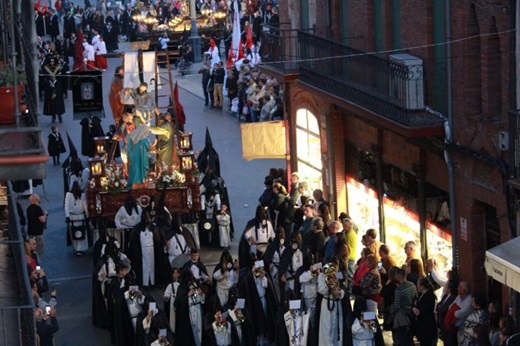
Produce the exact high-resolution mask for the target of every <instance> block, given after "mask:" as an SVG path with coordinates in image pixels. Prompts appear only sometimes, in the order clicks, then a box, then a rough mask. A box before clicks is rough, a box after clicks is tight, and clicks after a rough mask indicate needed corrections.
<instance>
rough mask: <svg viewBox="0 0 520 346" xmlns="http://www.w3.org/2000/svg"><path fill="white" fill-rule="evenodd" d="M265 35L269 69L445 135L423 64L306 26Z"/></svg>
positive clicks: (407, 125)
mask: <svg viewBox="0 0 520 346" xmlns="http://www.w3.org/2000/svg"><path fill="white" fill-rule="evenodd" d="M264 33H265V35H266V39H264V43H263V44H265V46H264V47H263V48H262V64H261V65H260V68H261V69H262V70H263V71H264V72H266V73H269V74H278V75H281V76H282V77H284V78H285V79H286V80H287V75H293V76H295V77H294V78H293V79H296V78H297V79H298V81H300V82H302V83H303V84H304V85H307V86H310V87H311V88H313V89H316V90H317V91H318V92H319V91H321V92H323V93H326V94H328V95H329V96H331V97H332V98H333V99H336V100H337V101H338V102H339V103H341V102H346V103H348V104H353V105H355V106H357V107H361V108H364V109H366V110H368V111H369V112H370V113H371V114H373V115H374V118H375V119H376V120H377V118H379V119H382V120H383V121H385V123H386V124H390V123H391V124H392V126H395V127H397V128H401V129H405V130H410V129H411V130H413V131H415V133H416V134H418V133H422V134H424V133H430V134H440V133H442V131H443V129H442V124H443V117H442V116H441V115H440V114H439V113H438V112H435V111H432V110H431V109H430V108H429V107H428V106H426V105H424V88H425V82H426V80H425V78H424V74H423V67H422V64H421V65H420V66H419V65H414V63H413V62H412V63H410V60H408V61H406V62H404V61H396V60H390V59H387V58H384V57H380V56H376V55H374V54H367V53H365V52H362V51H359V50H356V49H353V48H351V47H348V46H346V45H344V44H341V43H339V42H336V41H332V40H329V39H326V38H322V37H319V36H316V35H313V34H312V33H309V32H304V31H301V30H300V31H298V32H295V31H294V30H285V29H282V28H280V29H274V28H270V31H269V32H267V31H266V30H265V31H264ZM409 57H410V56H408V55H407V58H409ZM396 58H397V57H396ZM417 60H419V61H420V59H417ZM417 129H421V130H420V131H417ZM409 133H412V132H409Z"/></svg>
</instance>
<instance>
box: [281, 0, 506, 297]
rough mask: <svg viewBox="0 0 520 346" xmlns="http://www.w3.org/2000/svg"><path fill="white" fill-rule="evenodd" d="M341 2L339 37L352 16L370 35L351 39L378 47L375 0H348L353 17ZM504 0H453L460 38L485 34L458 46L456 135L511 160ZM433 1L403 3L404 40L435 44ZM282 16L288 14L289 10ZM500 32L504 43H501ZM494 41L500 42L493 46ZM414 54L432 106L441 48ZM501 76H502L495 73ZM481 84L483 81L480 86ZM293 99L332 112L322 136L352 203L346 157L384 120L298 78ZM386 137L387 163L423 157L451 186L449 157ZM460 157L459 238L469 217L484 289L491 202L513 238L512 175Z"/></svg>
mask: <svg viewBox="0 0 520 346" xmlns="http://www.w3.org/2000/svg"><path fill="white" fill-rule="evenodd" d="M294 1H296V0H289V1H288V2H290V3H293V2H294ZM340 1H342V0H334V1H332V4H331V8H332V10H333V13H332V18H333V25H334V37H336V38H339V37H340V32H339V30H340V25H339V24H340V21H341V20H346V21H347V26H348V29H347V30H348V36H350V37H353V36H358V35H360V36H362V39H350V40H349V41H348V43H349V45H350V46H351V47H353V48H356V49H360V50H364V51H373V42H374V33H373V8H372V6H373V2H372V1H366V0H351V1H348V2H347V3H346V4H347V18H340V14H339V13H338V12H339V9H340V7H339V3H340ZM499 2H500V5H498V6H480V5H479V4H478V3H477V6H476V7H475V8H474V9H473V8H472V1H471V0H461V1H452V2H451V10H452V11H451V12H452V13H451V18H452V22H451V28H452V33H451V37H452V39H453V40H461V39H463V38H465V37H468V36H471V35H474V34H475V33H477V34H480V35H483V36H482V37H481V38H480V44H479V45H476V44H475V42H474V41H472V42H470V41H468V40H462V41H461V42H458V43H454V44H453V45H452V59H451V66H452V83H453V84H452V86H453V87H452V97H453V99H452V104H453V117H454V133H455V141H456V142H457V143H458V144H460V145H461V146H463V147H467V148H470V149H472V150H475V151H482V152H484V153H487V154H488V155H490V156H491V157H493V158H495V159H497V160H499V159H503V160H505V161H506V162H507V160H508V155H509V154H512V151H511V152H501V151H500V150H499V149H498V134H497V133H498V131H508V118H507V111H508V109H509V108H510V106H509V104H508V102H509V101H508V100H509V96H510V95H509V93H508V92H509V85H508V84H509V78H510V75H511V73H510V71H509V59H510V55H509V51H510V47H509V39H510V37H509V34H500V35H498V36H496V37H494V40H495V42H493V41H492V39H491V38H490V37H489V36H485V35H487V33H488V32H489V30H491V28H493V25H494V24H493V23H496V31H497V32H502V31H506V30H508V29H509V15H510V13H509V12H508V11H513V10H514V9H509V10H506V11H503V6H505V5H508V4H509V1H507V0H502V1H499ZM280 3H281V6H282V7H283V6H285V5H282V4H283V3H285V2H280ZM431 3H432V2H431V1H401V11H402V14H401V18H402V20H401V34H402V37H401V46H402V47H403V48H406V47H415V46H424V45H429V44H432V43H433V32H432V31H433V27H432V7H431V6H432V5H431ZM502 5H503V6H502ZM383 6H384V9H383V11H384V13H383V18H384V23H383V27H384V28H385V31H386V33H385V38H384V45H385V49H392V48H393V47H391V37H392V35H391V33H392V32H391V30H392V28H393V25H392V23H391V2H389V1H388V2H383ZM324 10H325V7H324V6H322V7H317V12H316V22H317V23H322V22H323V23H324V22H325V20H323V21H322V20H321V19H320V18H322V16H324V15H326V14H324V13H323V11H324ZM320 11H321V12H320ZM281 12H282V11H281ZM281 18H286V19H287V20H288V18H287V17H283V16H282V15H281ZM323 18H324V17H323ZM281 20H283V19H281ZM475 21H476V24H475ZM311 22H312V21H311ZM472 23H473V24H472ZM470 24H472V26H470ZM318 25H319V24H318ZM475 25H476V26H475ZM497 38H498V41H496V40H497ZM493 44H495V46H496V47H498V48H496V49H495V50H493V49H494V48H493ZM478 47H480V48H478ZM479 49H480V52H479ZM408 52H409V53H410V54H413V55H416V56H419V57H421V58H422V59H423V61H424V64H425V70H426V71H425V72H426V78H427V81H428V83H427V84H426V87H427V88H430V89H429V90H427V103H428V104H431V103H429V101H431V95H432V90H431V88H432V86H431V78H432V73H433V71H434V61H433V50H432V48H431V47H423V48H418V49H413V50H409V51H408ZM475 66H480V68H481V71H478V69H477V68H476V67H475ZM442 72H443V71H441V73H442ZM493 76H498V77H499V78H495V79H494V78H493ZM497 81H499V83H500V84H499V87H497V84H496V83H497ZM479 83H480V85H478V84H479ZM289 99H290V100H291V110H292V112H293V113H294V114H295V112H296V110H297V109H298V108H300V107H306V108H309V107H310V109H312V111H313V112H316V113H315V114H317V115H319V116H320V117H322V116H323V115H325V114H328V113H329V114H331V123H330V125H331V128H329V129H324V135H323V136H322V140H326V138H327V136H331V138H332V148H329V149H331V150H332V152H333V156H334V159H335V161H334V162H333V166H334V170H335V172H334V174H332V175H333V176H334V177H335V189H336V195H337V196H336V198H337V203H338V205H337V210H341V211H343V210H345V209H346V206H345V202H346V195H345V186H344V177H345V163H346V162H347V161H346V160H350V159H352V158H349V157H345V144H346V143H347V142H350V143H352V144H354V145H355V146H356V147H358V148H361V149H364V150H371V147H372V145H373V144H376V143H377V127H376V126H377V124H371V123H368V122H365V121H363V118H362V116H361V115H360V114H362V112H361V111H360V114H358V115H357V116H356V115H355V114H351V113H347V112H345V111H344V110H340V109H338V110H336V109H335V106H334V105H332V104H330V103H328V102H327V101H326V99H325V98H321V97H320V95H319V93H313V94H312V95H311V94H310V93H308V92H306V91H303V90H302V89H301V87H299V86H298V84H297V83H295V85H294V87H293V88H292V89H291V91H290V95H289ZM496 100H499V103H498V104H499V107H498V108H499V109H501V113H500V114H494V113H493V112H496V111H495V110H494V109H496V108H497V106H496V104H497V103H496ZM491 103H493V104H491ZM491 113H493V114H491ZM294 114H293V116H294ZM322 124H323V122H322ZM382 141H383V142H382V143H381V145H382V153H383V160H384V162H385V163H391V164H393V165H395V166H397V167H401V168H403V169H404V170H406V171H408V172H412V169H411V168H412V165H413V164H420V163H421V159H422V160H423V163H424V166H425V170H424V172H425V177H426V181H427V182H428V183H430V184H433V185H435V186H437V187H439V188H440V189H442V190H444V191H448V188H449V187H448V170H447V167H446V163H445V162H444V158H443V156H442V155H439V153H438V151H435V152H433V151H428V149H423V156H422V157H421V155H420V149H419V147H418V146H417V144H416V142H415V141H413V140H411V139H408V138H403V137H401V136H399V135H397V134H395V133H393V132H390V131H386V130H385V131H384V133H383V136H382ZM324 143H326V141H325V142H324ZM430 144H431V143H430ZM324 148H326V145H324ZM322 153H323V154H325V155H327V154H328V153H330V150H329V152H327V151H326V150H322ZM453 157H454V164H455V168H456V195H455V198H456V201H457V215H456V224H457V230H458V233H459V236H460V218H461V217H464V218H465V219H466V220H467V227H468V240H467V241H462V240H460V239H459V246H460V253H461V256H460V257H459V258H460V268H461V274H462V277H463V279H465V280H468V281H470V282H472V283H473V284H474V285H477V287H478V288H480V287H482V288H483V285H485V283H484V280H483V277H484V276H483V272H482V268H481V267H482V265H483V260H484V256H485V247H486V241H485V231H486V230H485V215H484V210H485V204H488V205H490V206H492V207H495V208H496V210H497V217H498V221H499V225H500V229H501V239H502V240H503V241H505V240H507V239H508V237H509V224H508V222H507V215H508V214H507V200H506V195H505V189H504V181H503V177H502V175H501V173H500V171H499V169H498V168H497V167H495V166H492V165H489V164H486V163H483V162H482V161H479V160H478V159H477V158H476V157H474V156H473V155H470V154H468V155H462V154H460V153H456V154H455V155H454V156H453ZM467 254H472V256H467Z"/></svg>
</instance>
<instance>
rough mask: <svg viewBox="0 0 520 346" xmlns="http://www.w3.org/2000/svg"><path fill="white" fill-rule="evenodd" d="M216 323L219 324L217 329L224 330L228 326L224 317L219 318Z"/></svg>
mask: <svg viewBox="0 0 520 346" xmlns="http://www.w3.org/2000/svg"><path fill="white" fill-rule="evenodd" d="M215 322H216V323H217V327H220V328H222V327H226V326H227V320H226V319H225V318H222V316H220V317H219V318H217V320H216V321H215Z"/></svg>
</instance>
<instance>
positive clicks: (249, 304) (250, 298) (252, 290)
mask: <svg viewBox="0 0 520 346" xmlns="http://www.w3.org/2000/svg"><path fill="white" fill-rule="evenodd" d="M237 287H238V292H239V296H240V297H243V298H245V300H246V303H245V306H246V308H247V309H246V311H247V313H248V314H247V315H246V319H248V320H249V321H251V325H252V327H253V335H254V339H255V340H256V338H257V337H259V336H261V335H265V336H267V339H268V340H270V341H273V340H274V331H275V321H276V312H277V306H278V304H277V302H276V297H275V295H274V287H273V283H272V281H271V280H270V278H269V277H267V288H266V289H265V298H266V306H267V313H263V312H264V309H263V307H262V302H261V300H260V296H259V295H258V291H257V289H256V284H255V276H254V274H253V271H252V270H251V269H250V270H249V271H248V272H247V273H246V274H245V275H243V276H242V277H241V278H239V280H238V285H237Z"/></svg>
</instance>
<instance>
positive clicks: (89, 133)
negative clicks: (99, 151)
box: [79, 116, 105, 157]
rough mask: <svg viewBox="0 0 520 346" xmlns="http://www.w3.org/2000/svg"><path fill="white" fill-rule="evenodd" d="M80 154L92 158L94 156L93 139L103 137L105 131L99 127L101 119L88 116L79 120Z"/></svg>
mask: <svg viewBox="0 0 520 346" xmlns="http://www.w3.org/2000/svg"><path fill="white" fill-rule="evenodd" d="M79 124H80V125H81V154H82V155H84V156H88V157H93V156H94V154H95V148H94V137H104V136H105V131H103V128H102V127H101V119H100V118H99V117H97V116H90V117H85V118H83V119H81V121H80V123H79Z"/></svg>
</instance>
